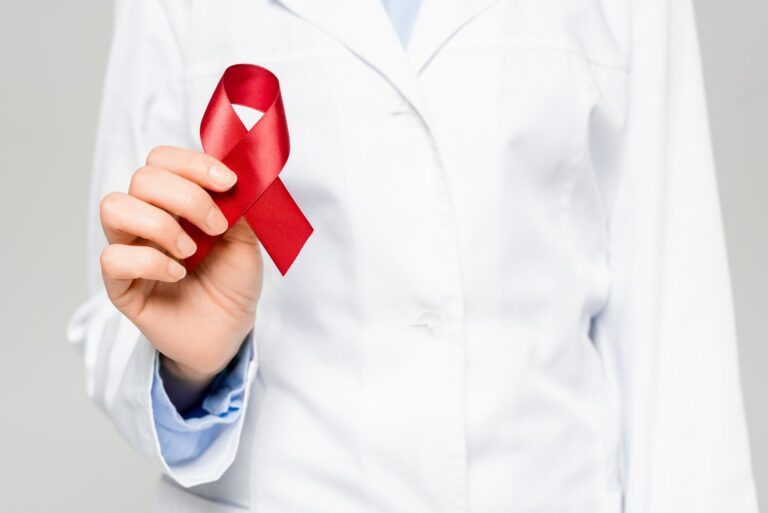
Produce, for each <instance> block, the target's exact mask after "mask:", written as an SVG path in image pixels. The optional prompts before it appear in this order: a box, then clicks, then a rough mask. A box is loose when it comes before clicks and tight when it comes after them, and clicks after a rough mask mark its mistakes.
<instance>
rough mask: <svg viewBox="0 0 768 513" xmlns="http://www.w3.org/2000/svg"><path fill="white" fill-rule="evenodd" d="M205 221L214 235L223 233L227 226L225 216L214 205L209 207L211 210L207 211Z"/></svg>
mask: <svg viewBox="0 0 768 513" xmlns="http://www.w3.org/2000/svg"><path fill="white" fill-rule="evenodd" d="M205 223H206V224H207V225H208V228H209V229H210V230H211V231H212V232H213V234H214V235H218V234H220V233H223V232H224V231H225V230H226V229H227V228H228V227H229V225H228V223H227V218H226V217H224V214H222V213H221V212H220V211H219V209H218V208H216V207H213V208H211V211H210V212H208V217H206V218H205Z"/></svg>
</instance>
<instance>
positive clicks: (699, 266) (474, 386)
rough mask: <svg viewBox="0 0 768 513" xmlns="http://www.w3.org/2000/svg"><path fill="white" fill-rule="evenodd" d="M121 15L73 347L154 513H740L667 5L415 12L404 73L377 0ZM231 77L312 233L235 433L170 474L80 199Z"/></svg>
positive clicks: (744, 455) (690, 76)
mask: <svg viewBox="0 0 768 513" xmlns="http://www.w3.org/2000/svg"><path fill="white" fill-rule="evenodd" d="M116 15H117V29H116V34H115V40H114V46H113V49H112V58H111V62H110V67H109V75H108V79H107V83H106V92H105V97H104V107H103V115H102V120H101V126H100V130H99V137H98V144H97V152H96V164H95V173H94V178H93V193H92V205H91V218H90V219H91V221H90V222H91V224H90V249H91V250H90V255H91V260H90V270H91V273H92V274H91V276H92V280H91V284H92V287H91V290H92V291H93V293H94V298H93V299H92V300H91V301H90V302H89V303H87V304H86V305H85V306H84V307H83V308H82V309H81V310H80V311H78V313H77V314H76V316H75V317H74V318H73V321H72V324H71V326H70V338H71V339H72V340H73V341H74V342H76V343H77V344H79V346H80V347H81V348H82V349H83V352H84V355H85V360H86V364H87V365H86V367H87V371H88V374H87V375H88V384H89V391H90V393H91V394H92V395H93V396H94V398H95V399H96V400H97V401H98V402H99V403H100V404H102V406H104V407H105V409H106V411H107V412H108V413H109V414H110V415H111V417H112V418H113V420H114V422H115V424H116V425H117V426H118V428H119V429H120V430H121V431H122V432H123V433H124V434H125V436H126V438H127V439H128V440H129V441H130V442H131V443H132V444H133V445H134V446H135V447H136V448H137V450H139V451H141V452H143V453H145V454H147V455H148V457H150V458H152V459H153V461H155V462H157V464H158V468H161V469H163V471H164V472H165V473H166V475H167V476H168V477H167V478H166V479H164V483H165V484H164V486H163V487H162V488H161V494H160V495H159V497H158V501H159V502H158V506H157V507H158V510H159V511H185V512H195V511H220V512H224V511H241V510H248V511H261V512H265V511H268V512H270V513H288V512H297V511H312V512H314V513H361V512H435V513H438V512H439V513H452V512H456V513H458V512H468V511H472V512H476V513H480V512H482V513H493V512H499V513H501V512H505V513H509V512H533V511H546V512H585V513H586V512H589V513H601V512H602V513H616V512H619V511H622V510H623V511H626V512H629V513H662V512H665V513H666V512H674V513H678V512H683V511H691V512H697V513H716V512H717V513H722V512H725V511H728V512H729V513H730V512H739V513H752V512H755V511H756V510H757V507H756V504H755V498H754V490H753V482H752V476H751V471H750V459H749V451H748V441H747V433H746V429H745V423H744V414H743V411H742V404H741V392H740V385H739V376H738V366H737V358H736V344H735V335H734V325H733V316H732V305H731V291H730V284H729V278H728V270H727V260H726V254H725V247H724V240H723V232H722V226H721V221H720V212H719V206H718V198H717V189H716V183H715V176H714V171H713V165H712V155H711V147H710V141H709V136H708V126H707V117H706V111H705V103H704V95H703V88H702V82H701V71H700V63H699V57H698V50H697V42H696V34H695V29H694V24H693V16H692V12H691V6H690V2H689V0H674V1H672V0H669V1H668V0H610V1H608V0H543V1H542V0H515V1H512V0H495V1H494V0H467V1H460V0H424V2H423V5H422V6H421V11H420V13H419V17H418V19H417V21H416V25H415V27H414V30H413V34H412V38H411V40H410V44H409V47H408V50H407V51H404V50H403V48H402V46H401V45H400V42H399V40H398V38H397V36H396V34H395V32H394V30H393V28H392V25H391V23H390V22H389V20H388V19H387V17H386V13H385V11H384V10H383V9H382V8H381V5H380V4H379V3H378V0H337V1H333V2H331V1H329V2H317V1H316V0H279V1H278V2H272V1H268V0H222V1H217V2H194V1H190V0H120V1H118V5H117V11H116ZM237 62H251V63H257V64H261V65H264V66H266V67H268V68H269V69H271V70H272V71H274V72H275V73H276V75H277V76H278V78H279V79H280V81H281V85H282V89H283V94H284V100H285V105H286V109H287V115H288V124H289V129H290V133H291V143H292V144H291V146H292V153H291V157H290V160H289V162H288V165H287V167H286V169H285V170H284V172H283V173H282V175H281V176H282V178H283V180H284V182H285V184H286V186H287V187H288V189H289V190H290V191H291V193H292V194H293V196H294V198H295V199H296V200H297V202H298V204H299V205H300V206H301V208H302V210H303V211H304V213H305V214H306V215H307V217H308V218H309V220H310V221H311V222H312V224H313V226H314V228H315V233H314V234H313V235H312V237H311V238H310V240H309V241H308V243H307V245H306V246H305V248H304V250H303V251H302V253H301V255H300V256H299V258H298V260H297V261H296V263H295V264H294V266H293V267H292V268H291V270H290V271H289V273H288V274H287V275H286V276H285V277H280V275H279V273H278V272H277V270H276V269H275V268H274V266H273V264H272V263H271V262H269V260H268V259H265V262H267V263H266V271H265V272H266V284H265V288H264V294H263V297H262V299H261V301H260V303H259V307H258V308H259V310H258V312H257V319H258V320H257V323H256V331H255V335H254V344H255V348H256V352H257V359H256V360H254V362H253V364H252V368H251V369H250V376H251V379H250V380H249V386H248V389H247V391H246V406H247V410H246V411H245V412H244V414H243V415H242V419H241V422H238V423H237V424H235V425H233V426H232V427H231V429H229V430H227V431H225V432H224V433H223V434H222V435H221V436H220V437H219V438H218V439H217V440H216V442H215V443H214V444H213V446H212V447H210V448H209V449H208V450H207V451H206V452H205V453H204V454H203V456H201V457H200V458H199V459H198V460H196V461H194V462H192V463H190V464H189V465H188V466H186V467H185V468H183V469H174V470H173V471H171V470H170V469H169V468H168V467H167V465H165V464H164V462H163V461H162V458H161V456H160V453H159V450H158V445H157V435H156V432H155V431H154V426H153V424H152V417H151V410H150V406H151V405H150V404H149V386H150V383H151V370H152V357H153V355H154V353H153V350H152V349H151V346H150V345H149V344H148V342H147V341H146V340H145V339H143V337H142V336H141V334H140V333H138V332H137V330H135V328H132V327H131V325H130V323H129V322H127V321H126V320H125V319H124V318H122V317H121V316H120V315H119V314H118V313H117V312H116V311H115V310H114V308H113V307H112V306H111V305H110V304H109V303H108V301H107V299H106V297H105V296H104V295H103V293H102V292H100V284H99V276H98V273H99V269H98V253H99V250H100V248H101V247H102V245H103V243H104V242H103V237H102V235H101V232H100V228H99V225H98V216H97V203H98V199H99V198H100V197H101V196H102V195H103V194H105V193H106V192H108V191H110V190H117V189H123V190H124V189H125V188H126V187H127V183H128V180H129V177H130V175H131V173H132V172H133V171H134V170H135V168H137V167H138V166H139V165H141V163H142V162H143V160H144V157H145V155H146V153H147V152H148V151H149V149H150V148H152V147H153V146H155V145H159V144H176V145H182V146H190V147H198V148H199V140H198V138H197V130H198V123H199V120H200V117H201V114H202V112H203V110H204V108H205V106H206V104H207V102H208V99H209V96H210V93H211V91H212V90H213V87H214V85H215V83H216V81H217V80H218V78H219V76H220V74H221V72H222V71H223V69H224V68H225V67H226V66H228V65H230V64H233V63H237ZM257 368H258V372H257ZM193 485H197V486H193Z"/></svg>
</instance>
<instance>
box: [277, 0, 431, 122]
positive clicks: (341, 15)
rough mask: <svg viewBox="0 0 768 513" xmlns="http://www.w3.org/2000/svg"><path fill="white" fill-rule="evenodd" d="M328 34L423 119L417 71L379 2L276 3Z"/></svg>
mask: <svg viewBox="0 0 768 513" xmlns="http://www.w3.org/2000/svg"><path fill="white" fill-rule="evenodd" d="M278 2H279V3H281V4H282V5H283V6H284V7H285V8H286V9H288V10H289V11H291V12H293V13H294V14H295V15H296V16H298V17H300V18H302V19H304V20H306V21H307V22H308V23H310V24H312V25H314V26H316V27H317V28H319V29H320V30H323V31H324V32H326V33H327V34H329V35H331V36H332V37H334V38H335V39H337V40H338V41H339V42H341V43H342V44H343V45H344V46H346V47H347V48H349V50H350V51H352V52H353V53H355V54H356V55H357V56H358V57H360V58H361V59H362V60H364V61H365V62H366V63H367V64H368V65H370V66H371V67H373V68H374V69H375V70H377V71H378V72H379V73H380V74H381V75H382V76H383V77H384V78H385V79H386V80H388V81H389V82H390V83H391V84H392V85H393V86H394V87H395V88H396V89H397V90H398V91H399V92H400V94H401V95H402V96H403V97H404V98H405V99H406V100H407V101H408V102H409V103H410V104H411V105H412V107H413V108H414V109H415V110H416V111H417V112H419V113H420V114H421V116H422V117H423V118H424V119H426V107H425V105H424V101H423V98H422V97H421V95H420V92H419V88H418V84H417V83H416V72H415V69H414V68H413V66H412V65H411V63H410V61H409V59H408V55H407V54H406V52H405V51H404V50H403V47H402V45H401V43H400V40H399V39H398V37H397V33H396V32H395V30H394V28H393V26H392V23H391V22H390V20H389V17H388V16H387V13H386V11H385V10H384V6H383V5H382V3H381V1H380V0H334V1H325V2H321V1H319V0H278Z"/></svg>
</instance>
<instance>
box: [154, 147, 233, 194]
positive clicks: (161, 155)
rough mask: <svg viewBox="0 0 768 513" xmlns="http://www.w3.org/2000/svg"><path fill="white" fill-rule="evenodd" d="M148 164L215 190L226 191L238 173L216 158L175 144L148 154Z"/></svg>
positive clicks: (158, 148)
mask: <svg viewBox="0 0 768 513" xmlns="http://www.w3.org/2000/svg"><path fill="white" fill-rule="evenodd" d="M147 165H148V166H152V167H157V168H161V169H165V170H167V171H170V172H171V173H174V174H177V175H179V176H182V177H184V178H186V179H187V180H190V181H192V182H195V183H196V184H198V185H200V186H202V187H205V188H206V189H211V190H214V191H226V190H227V189H229V188H231V187H232V186H233V185H234V184H235V182H237V175H236V174H235V173H234V172H233V171H232V170H231V169H229V168H228V167H227V166H225V165H224V164H222V163H221V162H220V161H219V160H217V159H216V158H214V157H212V156H210V155H208V154H206V153H202V152H199V151H195V150H190V149H188V148H177V147H175V146H158V147H156V148H154V149H153V150H152V151H150V152H149V155H147Z"/></svg>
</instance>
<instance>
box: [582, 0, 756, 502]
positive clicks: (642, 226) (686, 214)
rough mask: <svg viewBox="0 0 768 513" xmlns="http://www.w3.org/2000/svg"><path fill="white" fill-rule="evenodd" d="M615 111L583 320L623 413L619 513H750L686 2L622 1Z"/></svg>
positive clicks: (715, 209)
mask: <svg viewBox="0 0 768 513" xmlns="http://www.w3.org/2000/svg"><path fill="white" fill-rule="evenodd" d="M629 4H630V5H631V6H632V7H631V9H630V16H628V18H627V19H628V20H630V21H629V26H630V31H629V32H630V33H631V36H630V38H629V39H630V44H629V48H630V50H629V54H630V65H629V76H628V82H627V87H628V91H627V93H628V94H627V96H626V97H627V98H628V101H627V104H626V109H625V110H624V113H623V114H622V117H623V121H622V122H621V123H620V129H619V130H618V132H620V137H619V140H620V142H618V143H617V144H616V145H615V150H616V151H615V153H614V155H613V156H612V157H610V158H607V157H605V156H604V155H602V156H599V157H598V158H597V159H596V160H597V161H601V162H603V163H604V164H605V165H606V166H608V167H609V168H610V169H607V170H605V171H606V172H605V174H606V175H612V176H614V177H618V178H617V179H616V180H615V183H614V185H613V186H612V187H610V188H609V189H612V190H613V193H612V194H611V195H610V198H611V201H609V202H608V207H607V213H608V215H607V219H608V237H609V263H608V266H609V269H610V270H609V275H610V292H609V299H608V301H607V304H606V305H605V308H604V309H603V310H602V311H601V312H600V313H599V315H597V316H596V318H595V319H594V323H593V330H594V334H593V335H594V339H595V342H596V344H597V346H598V348H599V349H600V351H601V353H602V354H604V357H605V360H606V362H607V367H608V369H609V372H610V373H611V374H612V376H613V379H614V381H615V384H616V385H617V389H618V390H619V392H620V397H621V401H622V405H623V433H624V444H623V458H622V459H623V464H622V470H623V476H622V477H623V483H624V493H625V511H626V512H627V513H662V512H663V513H668V512H679V511H696V512H697V513H721V512H724V511H729V512H734V513H735V512H740V513H753V512H756V511H757V506H756V499H755V494H754V485H753V478H752V473H751V465H750V456H749V443H748V437H747V430H746V426H745V416H744V410H743V406H742V397H741V390H740V382H739V370H738V355H737V347H736V336H735V327H734V317H733V312H732V299H731V286H730V281H729V271H728V262H727V257H726V248H725V240H724V233H723V226H722V222H721V213H720V207H719V199H718V191H717V185H716V177H715V172H714V165H713V155H712V150H711V142H710V136H709V127H708V119H707V112H706V103H705V95H704V88H703V81H702V73H701V64H700V57H699V51H698V43H697V35H696V30H695V23H694V17H693V10H692V6H691V2H690V0H630V2H629Z"/></svg>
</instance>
